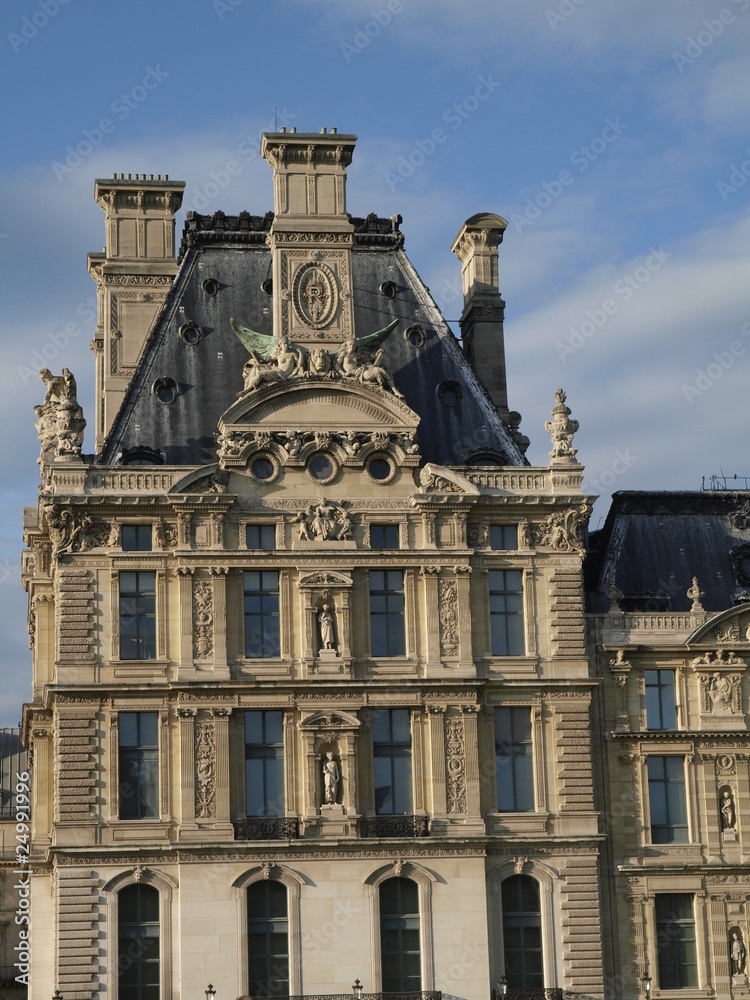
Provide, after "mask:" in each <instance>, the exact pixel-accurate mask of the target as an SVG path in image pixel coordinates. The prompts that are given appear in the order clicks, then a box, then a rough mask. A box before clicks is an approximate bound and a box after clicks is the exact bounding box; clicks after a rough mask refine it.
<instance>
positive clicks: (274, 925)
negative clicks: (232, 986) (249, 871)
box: [247, 879, 290, 996]
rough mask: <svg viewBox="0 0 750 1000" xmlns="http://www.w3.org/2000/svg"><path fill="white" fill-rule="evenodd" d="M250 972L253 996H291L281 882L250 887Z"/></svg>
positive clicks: (283, 897) (250, 989) (287, 936)
mask: <svg viewBox="0 0 750 1000" xmlns="http://www.w3.org/2000/svg"><path fill="white" fill-rule="evenodd" d="M247 969H248V993H249V994H250V995H251V996H288V995H289V993H290V989H289V916H288V909H287V890H286V886H285V885H283V884H282V883H281V882H276V881H273V880H271V879H264V880H263V881H259V882H253V883H252V884H251V885H249V886H248V889H247Z"/></svg>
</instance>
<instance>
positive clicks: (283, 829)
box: [234, 816, 351, 1000]
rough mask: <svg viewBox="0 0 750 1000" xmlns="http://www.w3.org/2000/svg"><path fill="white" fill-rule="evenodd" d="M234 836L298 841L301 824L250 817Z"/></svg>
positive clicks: (241, 822)
mask: <svg viewBox="0 0 750 1000" xmlns="http://www.w3.org/2000/svg"><path fill="white" fill-rule="evenodd" d="M234 835H235V837H236V839H237V840H296V839H297V837H298V836H299V822H298V821H297V820H296V819H294V818H287V817H286V816H250V817H248V818H247V819H241V820H238V821H237V822H236V823H235V824H234ZM349 1000H351V997H350V998H349Z"/></svg>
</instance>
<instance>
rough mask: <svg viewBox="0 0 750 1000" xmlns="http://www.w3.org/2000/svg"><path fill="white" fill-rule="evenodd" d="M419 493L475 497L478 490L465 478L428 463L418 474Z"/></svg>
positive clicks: (440, 466) (452, 470)
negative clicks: (455, 494) (456, 494)
mask: <svg viewBox="0 0 750 1000" xmlns="http://www.w3.org/2000/svg"><path fill="white" fill-rule="evenodd" d="M419 483H420V486H419V492H420V493H469V494H472V495H475V496H478V495H479V494H480V492H481V491H480V490H479V488H478V487H477V486H475V485H474V483H472V482H471V481H470V480H469V479H467V478H466V477H465V476H462V475H461V474H460V473H458V472H456V471H455V470H454V469H448V468H446V467H445V466H444V465H434V464H433V463H432V462H428V463H427V465H425V467H424V468H423V469H422V471H421V472H420V473H419Z"/></svg>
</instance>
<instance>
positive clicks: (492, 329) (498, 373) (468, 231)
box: [451, 212, 508, 419]
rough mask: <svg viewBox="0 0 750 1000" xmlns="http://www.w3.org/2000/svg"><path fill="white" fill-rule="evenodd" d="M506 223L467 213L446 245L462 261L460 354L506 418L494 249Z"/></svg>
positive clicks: (496, 217) (501, 312)
mask: <svg viewBox="0 0 750 1000" xmlns="http://www.w3.org/2000/svg"><path fill="white" fill-rule="evenodd" d="M507 225H508V223H507V222H506V221H505V219H502V218H501V217H500V216H499V215H492V214H491V213H489V212H480V213H479V214H478V215H472V217H471V218H470V219H468V220H467V221H466V222H465V223H464V224H463V226H462V227H461V231H460V232H459V234H458V236H457V237H456V238H455V240H454V241H453V245H452V247H451V250H452V251H453V253H455V255H456V256H457V257H458V259H459V260H460V261H461V279H462V284H463V293H464V309H463V313H462V314H461V319H460V326H461V338H462V341H463V350H464V354H465V355H466V357H467V358H468V359H469V360H470V361H471V362H472V364H473V365H474V367H475V368H476V371H477V374H478V375H479V377H480V378H481V380H482V382H483V383H484V385H485V386H486V388H487V390H488V392H489V394H490V396H491V398H492V401H493V403H494V404H495V406H496V407H497V408H498V410H499V411H500V413H501V415H502V416H503V417H505V418H506V419H507V417H508V388H507V384H506V376H505V343H504V339H503V317H504V313H505V303H504V302H503V300H502V298H501V297H500V290H499V283H498V273H497V248H498V246H499V245H500V244H501V243H502V241H503V233H504V232H505V228H506V226H507Z"/></svg>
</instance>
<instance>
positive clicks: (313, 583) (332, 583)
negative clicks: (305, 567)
mask: <svg viewBox="0 0 750 1000" xmlns="http://www.w3.org/2000/svg"><path fill="white" fill-rule="evenodd" d="M299 585H300V587H301V588H304V587H308V588H314V587H352V586H354V581H353V580H352V578H351V577H350V576H347V575H346V574H344V573H333V572H331V571H330V570H319V571H317V572H315V573H308V574H307V575H306V576H303V577H300V581H299Z"/></svg>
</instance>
